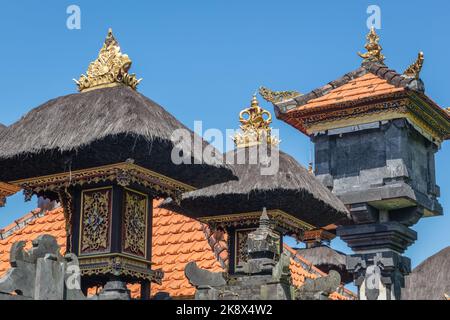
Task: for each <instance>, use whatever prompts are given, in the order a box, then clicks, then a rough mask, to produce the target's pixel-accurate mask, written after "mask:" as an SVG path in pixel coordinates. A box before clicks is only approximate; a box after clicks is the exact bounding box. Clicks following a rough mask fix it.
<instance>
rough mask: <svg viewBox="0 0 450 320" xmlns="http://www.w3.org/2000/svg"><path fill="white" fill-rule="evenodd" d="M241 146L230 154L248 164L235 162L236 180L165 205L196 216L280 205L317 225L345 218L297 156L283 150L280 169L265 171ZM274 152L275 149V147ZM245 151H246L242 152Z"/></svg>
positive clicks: (337, 202)
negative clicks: (177, 203) (178, 203)
mask: <svg viewBox="0 0 450 320" xmlns="http://www.w3.org/2000/svg"><path fill="white" fill-rule="evenodd" d="M252 148H255V147H252ZM252 148H238V149H237V150H233V151H231V154H230V153H229V154H227V156H229V157H230V158H232V157H234V159H235V163H236V159H237V158H240V157H245V158H246V162H245V163H246V164H236V165H234V173H235V175H236V176H237V177H238V180H232V181H228V182H225V183H221V184H216V185H212V186H210V187H207V188H203V189H199V190H195V191H192V192H187V193H185V194H183V195H182V200H181V203H180V206H179V207H178V209H177V208H176V206H175V205H174V203H173V202H172V203H170V202H168V201H167V202H165V203H164V204H163V206H165V207H167V208H169V207H171V208H172V209H174V210H178V211H181V212H184V213H185V214H188V215H190V216H193V217H205V216H214V215H223V214H231V213H244V212H254V211H260V210H261V209H262V208H263V207H266V208H267V210H274V209H279V210H283V211H285V212H286V213H289V214H291V215H293V216H295V217H297V218H299V219H301V220H303V221H305V222H307V223H310V224H312V225H314V226H317V227H322V226H326V225H328V224H331V223H336V222H339V221H341V220H345V219H346V217H347V213H348V211H347V209H346V207H345V206H344V204H343V203H342V202H341V201H340V200H339V199H338V198H337V197H336V196H335V195H333V194H332V193H331V191H330V190H328V189H327V188H326V187H325V186H324V185H322V184H321V183H320V182H319V181H318V180H316V178H315V177H314V175H313V174H311V173H309V172H308V171H307V170H306V169H305V168H304V167H302V166H301V165H300V164H299V163H298V162H297V161H296V160H295V159H294V158H292V157H291V156H289V155H288V154H286V153H284V152H282V151H279V170H278V172H276V173H275V174H274V175H262V174H261V168H262V167H263V165H262V164H261V163H260V162H259V161H258V164H248V163H249V162H248V156H247V155H248V151H249V150H250V149H252ZM272 152H274V150H272ZM242 153H245V155H242Z"/></svg>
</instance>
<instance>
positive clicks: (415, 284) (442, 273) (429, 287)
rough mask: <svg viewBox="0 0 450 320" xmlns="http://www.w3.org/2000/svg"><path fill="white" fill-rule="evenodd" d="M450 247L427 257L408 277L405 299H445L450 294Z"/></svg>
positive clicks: (404, 290)
mask: <svg viewBox="0 0 450 320" xmlns="http://www.w3.org/2000/svg"><path fill="white" fill-rule="evenodd" d="M449 270H450V247H447V248H445V249H443V250H441V251H439V252H438V253H436V254H435V255H433V256H431V257H429V258H427V259H426V260H425V261H423V262H422V263H421V264H419V265H418V266H417V267H416V268H415V269H414V270H413V271H412V273H411V274H410V275H408V276H407V277H406V281H405V288H404V289H402V299H403V300H444V294H447V295H448V294H450V271H449Z"/></svg>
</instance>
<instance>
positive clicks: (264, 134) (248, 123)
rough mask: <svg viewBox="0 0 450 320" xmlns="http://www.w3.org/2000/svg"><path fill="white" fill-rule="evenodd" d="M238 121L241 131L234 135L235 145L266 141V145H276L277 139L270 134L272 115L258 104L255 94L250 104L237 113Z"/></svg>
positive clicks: (247, 145)
mask: <svg viewBox="0 0 450 320" xmlns="http://www.w3.org/2000/svg"><path fill="white" fill-rule="evenodd" d="M239 122H240V123H241V127H240V128H241V131H242V133H237V134H236V135H235V136H234V142H235V144H236V146H237V147H249V146H253V145H257V144H260V143H263V142H267V144H268V145H278V143H279V141H278V139H276V138H275V137H272V134H271V133H272V129H271V128H270V124H271V123H272V115H271V114H270V112H269V111H267V110H264V109H262V108H261V107H260V106H259V102H258V100H257V99H256V96H255V95H254V96H253V99H252V102H251V106H250V107H249V108H247V109H244V110H242V111H241V112H240V113H239Z"/></svg>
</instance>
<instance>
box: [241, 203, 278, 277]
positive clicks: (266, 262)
mask: <svg viewBox="0 0 450 320" xmlns="http://www.w3.org/2000/svg"><path fill="white" fill-rule="evenodd" d="M247 251H248V260H247V261H246V262H243V263H242V265H241V266H238V267H237V268H236V271H238V272H239V271H241V272H243V273H246V274H272V269H273V268H274V266H275V264H276V262H277V260H278V259H279V257H280V235H279V234H278V233H276V232H275V231H274V230H273V226H272V223H271V221H270V219H269V216H268V215H267V211H266V208H264V209H263V212H262V214H261V217H260V219H259V227H258V229H256V230H255V231H253V232H250V233H249V234H248V237H247Z"/></svg>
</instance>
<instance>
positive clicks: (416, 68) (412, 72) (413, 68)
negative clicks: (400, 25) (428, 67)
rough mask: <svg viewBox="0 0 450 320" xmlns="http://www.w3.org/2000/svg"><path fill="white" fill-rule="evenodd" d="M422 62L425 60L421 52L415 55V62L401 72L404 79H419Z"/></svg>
mask: <svg viewBox="0 0 450 320" xmlns="http://www.w3.org/2000/svg"><path fill="white" fill-rule="evenodd" d="M424 60H425V58H424V55H423V52H422V51H421V52H419V54H418V55H417V59H416V61H415V62H414V63H413V64H412V65H410V66H409V67H408V68H407V69H406V70H405V72H403V75H405V76H406V77H409V78H415V79H419V76H420V71H421V70H422V67H423V62H424Z"/></svg>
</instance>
